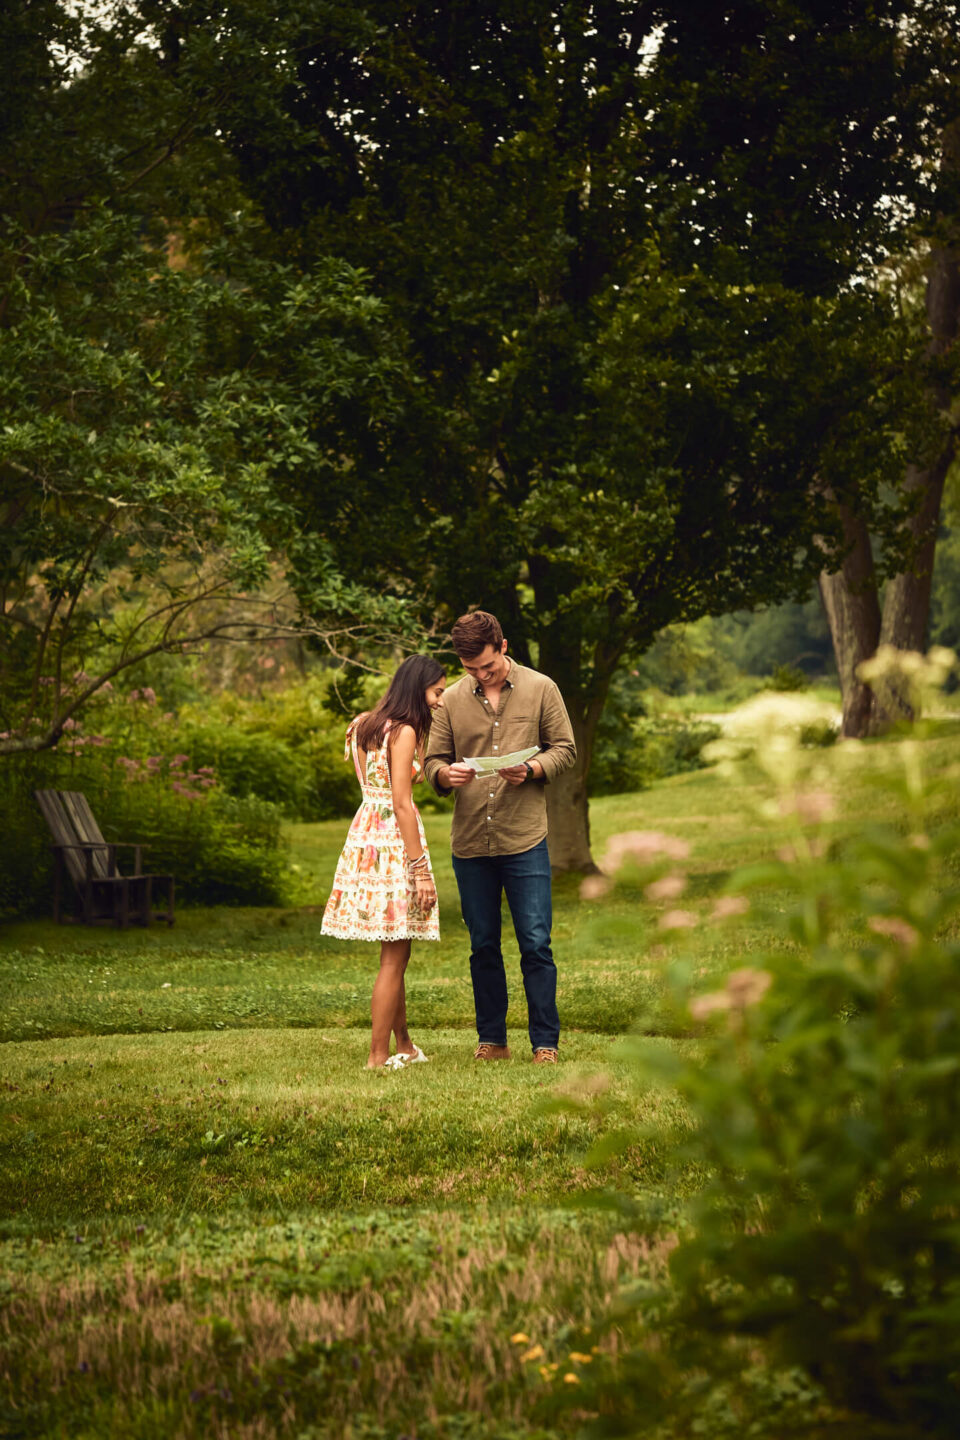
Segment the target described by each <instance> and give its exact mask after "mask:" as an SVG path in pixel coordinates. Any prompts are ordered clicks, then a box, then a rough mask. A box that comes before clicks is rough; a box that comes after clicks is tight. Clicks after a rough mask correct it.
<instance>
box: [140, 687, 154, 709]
mask: <svg viewBox="0 0 960 1440" xmlns="http://www.w3.org/2000/svg"><path fill="white" fill-rule="evenodd" d="M140 694H141V697H142V698H143V699H144V700H145V701H146V702H147V704H148V705H156V703H157V692H156V690H154V689H153V688H152V687H151V686H150V685H147V686H145V687H144V689H143V690H141V692H140Z"/></svg>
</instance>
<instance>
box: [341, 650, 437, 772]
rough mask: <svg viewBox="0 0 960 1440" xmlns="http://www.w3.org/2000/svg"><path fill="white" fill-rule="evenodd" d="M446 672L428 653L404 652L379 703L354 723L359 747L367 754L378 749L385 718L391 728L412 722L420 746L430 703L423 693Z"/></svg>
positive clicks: (426, 723) (427, 729)
mask: <svg viewBox="0 0 960 1440" xmlns="http://www.w3.org/2000/svg"><path fill="white" fill-rule="evenodd" d="M446 673H447V672H446V670H444V668H443V666H442V665H441V664H440V662H439V660H434V658H433V656H432V655H408V656H407V658H406V660H404V662H403V664H402V665H401V666H400V668H399V669H398V670H397V673H396V674H395V675H394V677H393V679H392V680H391V681H390V684H389V685H388V686H387V693H386V695H384V697H383V699H382V700H381V701H380V703H379V704H378V705H375V706H374V708H373V709H372V710H371V711H370V712H369V714H367V715H364V716H362V717H361V719H360V723H359V724H358V726H357V744H358V745H359V746H360V749H361V750H366V751H367V752H368V753H369V751H371V750H377V749H379V747H380V746H381V745H382V744H383V737H384V734H385V733H386V729H387V721H388V720H389V721H390V724H391V728H396V727H397V726H400V725H412V726H413V729H414V732H415V734H416V737H417V744H418V745H423V743H424V741H425V740H426V738H427V734H428V733H429V730H430V706H429V705H428V704H427V696H426V692H427V689H428V688H429V687H430V686H431V685H436V684H437V682H438V680H442V679H443V678H444V676H445V675H446Z"/></svg>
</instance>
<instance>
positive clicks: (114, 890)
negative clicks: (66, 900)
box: [34, 790, 174, 928]
mask: <svg viewBox="0 0 960 1440" xmlns="http://www.w3.org/2000/svg"><path fill="white" fill-rule="evenodd" d="M34 793H35V795H36V800H37V804H38V805H39V806H40V810H41V813H42V815H43V818H44V819H45V820H46V822H47V825H48V827H49V829H50V833H51V835H52V836H53V844H52V845H51V847H50V848H51V850H52V851H53V855H54V880H53V918H54V920H56V921H57V922H58V923H59V921H60V919H61V901H62V898H63V877H64V873H66V874H67V875H68V876H69V877H70V879H71V881H72V882H73V885H74V889H75V890H76V898H77V906H76V911H77V913H76V915H74V916H66V917H64V918H66V919H77V920H81V921H82V922H83V924H84V925H95V924H97V923H98V922H106V923H110V924H113V925H116V926H118V927H121V928H123V927H126V926H127V925H129V924H130V922H131V921H132V920H134V921H136V922H137V924H139V925H149V924H150V921H151V919H154V918H155V919H157V920H166V922H167V924H168V925H172V924H173V901H174V882H173V876H172V875H144V874H142V873H141V869H140V859H141V851H142V848H143V847H142V846H140V845H132V844H127V843H120V844H113V843H109V844H108V842H107V841H106V840H104V838H103V836H102V835H101V833H100V826H99V825H98V824H97V822H96V820H95V819H94V816H93V811H92V810H91V809H90V805H89V803H88V801H87V797H86V796H85V795H82V794H81V793H80V791H79V790H37V791H35V792H34ZM118 850H132V851H133V874H132V875H123V874H121V873H120V871H119V870H118V868H117V851H118ZM154 885H156V886H157V887H158V888H160V889H163V890H165V891H166V909H160V910H158V911H156V912H154V898H153V892H154Z"/></svg>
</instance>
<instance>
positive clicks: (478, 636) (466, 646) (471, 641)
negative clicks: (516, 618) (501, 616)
mask: <svg viewBox="0 0 960 1440" xmlns="http://www.w3.org/2000/svg"><path fill="white" fill-rule="evenodd" d="M450 638H451V640H452V641H453V648H454V650H456V652H457V654H458V655H459V656H460V659H461V660H472V659H473V658H474V656H476V655H480V654H482V652H483V651H484V650H486V648H487V646H488V645H493V646H495V648H496V649H497V650H499V649H500V647H501V645H502V644H503V631H502V630H501V629H500V621H499V620H498V619H497V617H496V615H491V614H490V612H489V611H488V610H471V612H470V614H469V615H461V616H460V619H459V620H458V621H457V623H456V624H455V625H454V627H453V629H452V630H451V631H450Z"/></svg>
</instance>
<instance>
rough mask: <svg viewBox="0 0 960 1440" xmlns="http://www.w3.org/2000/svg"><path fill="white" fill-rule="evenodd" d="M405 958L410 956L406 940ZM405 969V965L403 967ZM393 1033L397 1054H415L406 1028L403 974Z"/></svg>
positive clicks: (414, 1048)
mask: <svg viewBox="0 0 960 1440" xmlns="http://www.w3.org/2000/svg"><path fill="white" fill-rule="evenodd" d="M405 943H406V946H407V959H408V960H409V958H410V941H409V940H407V941H406V942H405ZM404 970H406V967H404ZM393 1033H394V1036H395V1037H396V1041H397V1054H398V1055H416V1053H417V1051H416V1047H415V1046H414V1043H413V1041H412V1040H411V1039H410V1031H409V1030H408V1029H407V985H406V979H405V975H401V977H400V995H399V998H398V1000H397V1008H396V1012H395V1014H394V1017H393Z"/></svg>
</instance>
